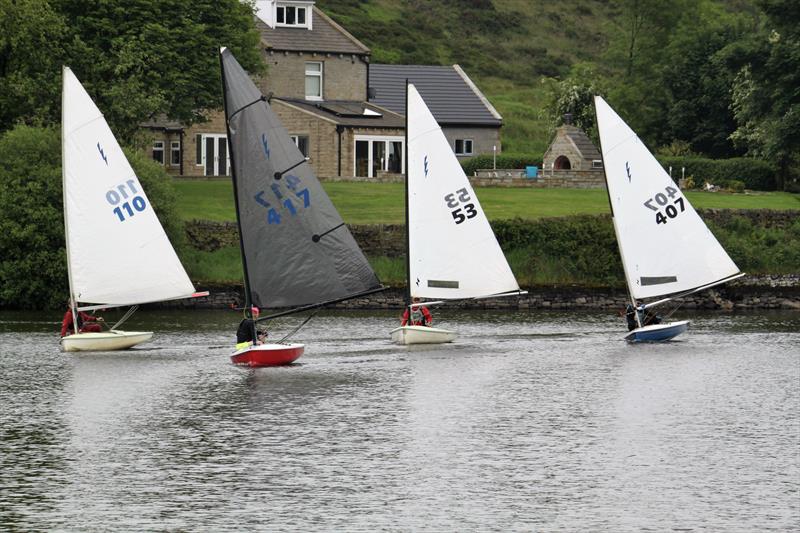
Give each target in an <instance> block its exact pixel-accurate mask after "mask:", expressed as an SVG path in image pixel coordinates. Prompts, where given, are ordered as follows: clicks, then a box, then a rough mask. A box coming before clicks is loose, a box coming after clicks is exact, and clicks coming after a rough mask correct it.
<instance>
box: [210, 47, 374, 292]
mask: <svg viewBox="0 0 800 533" xmlns="http://www.w3.org/2000/svg"><path fill="white" fill-rule="evenodd" d="M221 61H222V70H223V83H224V88H225V91H224V92H225V112H226V116H227V119H228V129H229V132H230V139H229V141H230V146H231V156H232V166H233V173H234V181H235V188H236V203H237V211H238V217H239V224H240V228H241V234H242V243H243V255H244V257H243V258H242V259H243V261H244V262H245V272H246V279H245V284H246V286H247V288H248V290H249V292H250V296H251V299H252V303H253V305H256V306H259V307H266V306H269V307H288V306H292V307H294V306H304V305H311V304H316V303H322V302H326V301H333V300H338V299H344V298H347V297H350V296H355V295H357V294H359V293H363V292H366V291H369V290H371V289H377V288H379V287H380V286H381V285H380V282H379V281H378V278H377V277H376V276H375V273H374V272H373V271H372V269H371V268H370V266H369V263H368V262H367V259H366V257H364V254H363V253H362V252H361V249H360V248H359V247H358V245H357V244H356V242H355V240H354V239H353V236H352V235H351V234H350V231H349V230H348V229H347V227H346V226H345V225H344V222H343V221H342V218H341V217H340V216H339V213H338V212H337V211H336V209H335V208H334V206H333V204H332V203H331V201H330V199H329V198H328V195H327V194H326V193H325V191H324V190H323V188H322V186H321V185H320V183H319V181H318V180H317V178H316V176H315V175H314V172H313V170H312V169H311V166H310V165H309V164H308V163H306V162H305V160H304V157H303V154H302V153H300V150H299V149H298V148H297V146H295V144H294V142H293V141H292V139H291V137H289V134H288V133H287V132H286V130H285V129H284V128H283V126H282V125H281V123H280V121H279V120H278V118H277V116H276V115H275V113H274V112H273V111H272V109H271V108H270V106H269V104H268V103H267V102H266V100H265V99H263V98H262V94H261V92H260V91H259V90H258V88H256V86H255V84H254V83H253V82H252V80H251V79H250V76H248V74H247V72H246V71H245V70H244V69H243V68H242V67H241V65H239V63H238V62H237V61H236V59H235V58H234V57H233V55H232V54H231V53H230V51H229V50H227V49H223V50H222V51H221ZM289 169H290V170H289ZM287 170H288V172H286V171H287ZM276 172H277V173H282V174H281V175H280V177H279V178H276V175H275V174H276ZM284 172H285V173H284Z"/></svg>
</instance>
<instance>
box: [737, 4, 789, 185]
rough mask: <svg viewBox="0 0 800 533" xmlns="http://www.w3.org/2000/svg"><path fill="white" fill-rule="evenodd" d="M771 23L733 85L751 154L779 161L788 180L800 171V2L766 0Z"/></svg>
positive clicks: (740, 130) (743, 140)
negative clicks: (799, 88)
mask: <svg viewBox="0 0 800 533" xmlns="http://www.w3.org/2000/svg"><path fill="white" fill-rule="evenodd" d="M758 5H759V6H760V7H761V8H762V9H763V11H764V14H765V15H766V18H767V25H766V27H765V29H764V31H763V32H761V33H760V34H759V35H758V38H757V39H756V40H754V41H753V43H752V49H751V50H750V54H749V58H748V59H749V60H748V61H747V62H746V64H744V65H743V66H742V67H741V69H740V70H739V72H738V75H737V78H736V82H735V85H734V90H733V110H734V115H735V117H736V122H737V125H738V127H737V129H736V131H735V132H734V133H733V135H732V138H733V140H734V142H735V143H737V144H738V145H739V146H743V147H745V148H746V149H747V151H748V154H750V155H754V156H759V157H763V158H766V159H769V160H772V161H774V162H775V163H776V164H777V165H778V167H779V169H780V177H781V178H782V179H783V180H791V181H792V182H794V183H796V181H797V178H798V175H799V174H800V91H798V87H800V4H798V3H797V2H795V1H792V0H761V1H759V2H758Z"/></svg>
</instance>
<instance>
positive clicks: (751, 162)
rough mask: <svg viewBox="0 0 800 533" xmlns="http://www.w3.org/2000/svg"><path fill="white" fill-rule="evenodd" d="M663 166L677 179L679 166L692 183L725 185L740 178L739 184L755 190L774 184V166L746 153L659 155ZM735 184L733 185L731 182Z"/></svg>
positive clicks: (771, 188) (770, 186) (769, 188)
mask: <svg viewBox="0 0 800 533" xmlns="http://www.w3.org/2000/svg"><path fill="white" fill-rule="evenodd" d="M658 160H659V162H660V163H661V164H662V165H663V166H664V168H668V167H670V166H671V167H672V176H673V179H674V180H675V181H678V178H679V177H680V175H681V174H680V173H681V167H685V168H686V175H687V176H692V179H693V181H694V183H702V182H704V181H705V182H708V183H712V184H714V185H719V186H725V185H726V184H728V183H730V182H731V181H740V182H742V184H743V188H747V189H751V190H755V191H774V190H775V189H776V188H777V182H776V175H777V169H776V168H775V167H774V166H772V165H770V164H769V163H767V162H765V161H761V160H759V159H752V158H749V157H735V158H732V159H705V158H701V157H659V158H658ZM732 186H733V187H736V185H735V184H734V185H732Z"/></svg>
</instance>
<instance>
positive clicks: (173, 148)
mask: <svg viewBox="0 0 800 533" xmlns="http://www.w3.org/2000/svg"><path fill="white" fill-rule="evenodd" d="M175 154H178V160H177V161H178V162H177V163H175V162H174V161H173V157H172V156H174V155H175ZM180 164H181V142H180V141H170V142H169V166H171V167H178V166H180Z"/></svg>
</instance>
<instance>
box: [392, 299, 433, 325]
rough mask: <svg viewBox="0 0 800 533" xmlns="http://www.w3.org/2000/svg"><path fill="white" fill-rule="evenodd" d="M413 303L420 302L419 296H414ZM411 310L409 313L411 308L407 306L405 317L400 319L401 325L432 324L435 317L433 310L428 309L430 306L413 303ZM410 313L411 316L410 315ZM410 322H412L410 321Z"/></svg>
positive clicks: (404, 312)
mask: <svg viewBox="0 0 800 533" xmlns="http://www.w3.org/2000/svg"><path fill="white" fill-rule="evenodd" d="M411 303H412V304H417V303H419V298H412V299H411ZM410 307H411V311H410V313H409V308H408V307H406V310H405V311H403V318H402V320H401V321H400V325H401V326H405V325H407V324H408V325H411V326H430V325H431V322H432V321H433V317H432V316H431V312H430V311H428V308H427V307H425V306H424V305H411V306H410ZM409 315H410V316H409ZM409 319H410V320H409ZM409 322H410V323H409Z"/></svg>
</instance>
